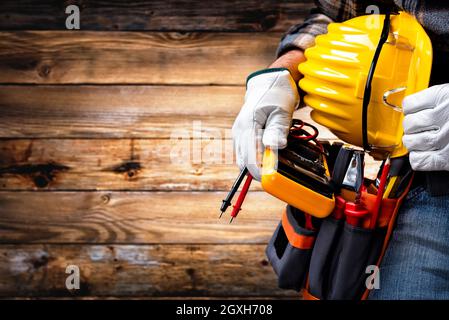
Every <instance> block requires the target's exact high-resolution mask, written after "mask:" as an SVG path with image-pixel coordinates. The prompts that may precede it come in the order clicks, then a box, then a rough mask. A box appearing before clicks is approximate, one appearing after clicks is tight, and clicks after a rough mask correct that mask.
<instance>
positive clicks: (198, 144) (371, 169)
mask: <svg viewBox="0 0 449 320" xmlns="http://www.w3.org/2000/svg"><path fill="white" fill-rule="evenodd" d="M185 137H187V138H185ZM0 154H1V157H0V189H2V190H39V189H41V190H160V191H161V190H162V191H174V190H178V191H179V190H185V191H191V190H202V191H210V190H228V189H229V187H230V186H231V185H232V182H233V181H234V179H235V178H236V176H237V174H238V168H237V166H236V165H235V160H234V151H233V144H232V140H220V139H214V140H211V139H203V140H199V139H198V140H195V139H191V137H190V136H189V135H188V134H187V135H186V136H184V135H183V134H182V132H181V133H180V135H179V139H170V140H167V139H53V140H52V139H43V140H41V139H33V140H27V139H24V140H22V139H14V140H0ZM366 160H367V161H366V163H367V165H366V172H367V174H368V175H372V173H375V172H376V170H377V166H378V164H377V163H375V162H373V161H372V160H371V159H369V158H367V159H366ZM253 187H254V189H255V190H260V185H259V184H258V183H254V184H253Z"/></svg>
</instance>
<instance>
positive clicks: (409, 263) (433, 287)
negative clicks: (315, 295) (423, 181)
mask: <svg viewBox="0 0 449 320" xmlns="http://www.w3.org/2000/svg"><path fill="white" fill-rule="evenodd" d="M379 280H380V287H379V289H373V290H372V292H371V293H370V295H369V299H382V300H402V299H420V300H421V299H423V300H424V299H425V300H428V299H429V300H430V299H431V300H434V299H449V195H445V196H440V197H431V196H430V194H429V193H428V192H427V191H426V190H425V188H424V187H422V186H420V187H417V188H415V189H413V190H411V191H410V192H409V194H408V195H407V197H406V198H405V199H404V203H403V205H402V208H401V209H400V212H399V214H398V218H397V226H396V228H395V230H394V231H393V235H392V237H391V240H390V244H389V246H388V248H387V251H386V253H385V256H384V258H383V261H382V263H381V266H380V270H379Z"/></svg>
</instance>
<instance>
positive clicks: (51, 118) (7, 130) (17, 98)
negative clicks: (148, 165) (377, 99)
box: [0, 85, 336, 139]
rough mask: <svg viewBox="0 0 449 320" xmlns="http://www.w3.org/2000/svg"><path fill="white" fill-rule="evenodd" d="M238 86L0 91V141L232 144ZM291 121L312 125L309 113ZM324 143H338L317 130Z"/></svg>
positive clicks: (304, 110) (49, 87)
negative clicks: (181, 139)
mask: <svg viewBox="0 0 449 320" xmlns="http://www.w3.org/2000/svg"><path fill="white" fill-rule="evenodd" d="M244 94H245V87H237V86H115V85H113V86H91V85H80V86H70V85H61V86H54V85H41V86H35V85H25V86H23V85H20V86H18V85H7V86H0V109H1V112H0V138H59V137H61V138H170V137H171V136H172V134H173V133H175V132H174V131H175V129H176V130H178V129H182V131H183V132H184V133H186V134H187V135H191V136H192V137H193V135H194V134H195V136H196V137H198V135H199V134H201V135H202V136H203V137H210V136H211V137H214V138H217V137H216V135H219V136H220V137H221V138H224V139H230V138H231V132H230V129H231V127H232V123H233V122H234V119H235V117H236V116H237V114H238V112H239V110H240V108H241V106H242V104H243V99H244ZM295 117H296V118H299V119H302V120H304V121H307V122H311V121H312V120H311V119H310V108H302V109H300V110H298V111H297V112H296V113H295ZM318 127H319V129H320V137H321V138H322V139H336V137H335V136H334V135H332V134H331V133H330V132H329V130H327V129H326V128H324V127H321V126H318Z"/></svg>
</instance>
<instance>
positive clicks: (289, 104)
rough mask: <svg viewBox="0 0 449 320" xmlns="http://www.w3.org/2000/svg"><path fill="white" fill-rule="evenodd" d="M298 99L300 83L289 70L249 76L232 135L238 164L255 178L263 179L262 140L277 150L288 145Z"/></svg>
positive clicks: (267, 70)
mask: <svg viewBox="0 0 449 320" xmlns="http://www.w3.org/2000/svg"><path fill="white" fill-rule="evenodd" d="M298 102H299V94H298V90H297V87H296V83H295V81H294V80H293V78H292V77H291V75H290V72H289V71H288V70H287V69H283V68H272V69H266V70H261V71H258V72H255V73H253V74H251V75H250V76H249V77H248V79H247V82H246V95H245V103H244V105H243V107H242V109H241V110H240V113H239V114H238V116H237V118H236V119H235V122H234V125H233V126H232V137H233V139H234V146H235V150H236V154H237V164H238V166H239V167H240V169H243V168H244V167H245V166H246V167H247V168H248V170H249V172H250V173H251V175H252V176H253V178H254V179H256V180H258V181H260V178H261V175H260V166H259V164H258V158H257V154H258V152H262V151H263V148H262V145H261V142H263V144H264V146H269V147H271V148H273V149H282V148H285V147H286V146H287V135H288V131H289V129H290V123H291V120H292V116H293V111H294V110H295V108H296V106H297V105H298ZM262 129H264V130H263V132H262Z"/></svg>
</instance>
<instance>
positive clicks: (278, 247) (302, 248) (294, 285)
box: [266, 206, 317, 291]
mask: <svg viewBox="0 0 449 320" xmlns="http://www.w3.org/2000/svg"><path fill="white" fill-rule="evenodd" d="M314 227H315V226H314ZM316 233H317V232H316V231H315V230H310V229H307V228H306V227H305V214H304V213H303V212H302V211H300V210H298V209H296V208H293V207H291V206H287V208H286V209H285V211H284V214H283V217H282V221H281V223H280V224H279V226H278V227H277V229H276V231H275V233H274V235H273V237H272V238H271V240H270V242H269V244H268V246H267V249H266V254H267V257H268V260H269V261H270V263H271V265H272V266H273V269H274V271H275V273H276V275H277V276H278V285H279V287H280V288H282V289H293V290H296V291H300V290H301V289H302V288H303V286H304V284H305V280H306V277H307V272H308V270H309V262H310V256H311V253H312V249H313V245H314V242H315V237H316Z"/></svg>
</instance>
